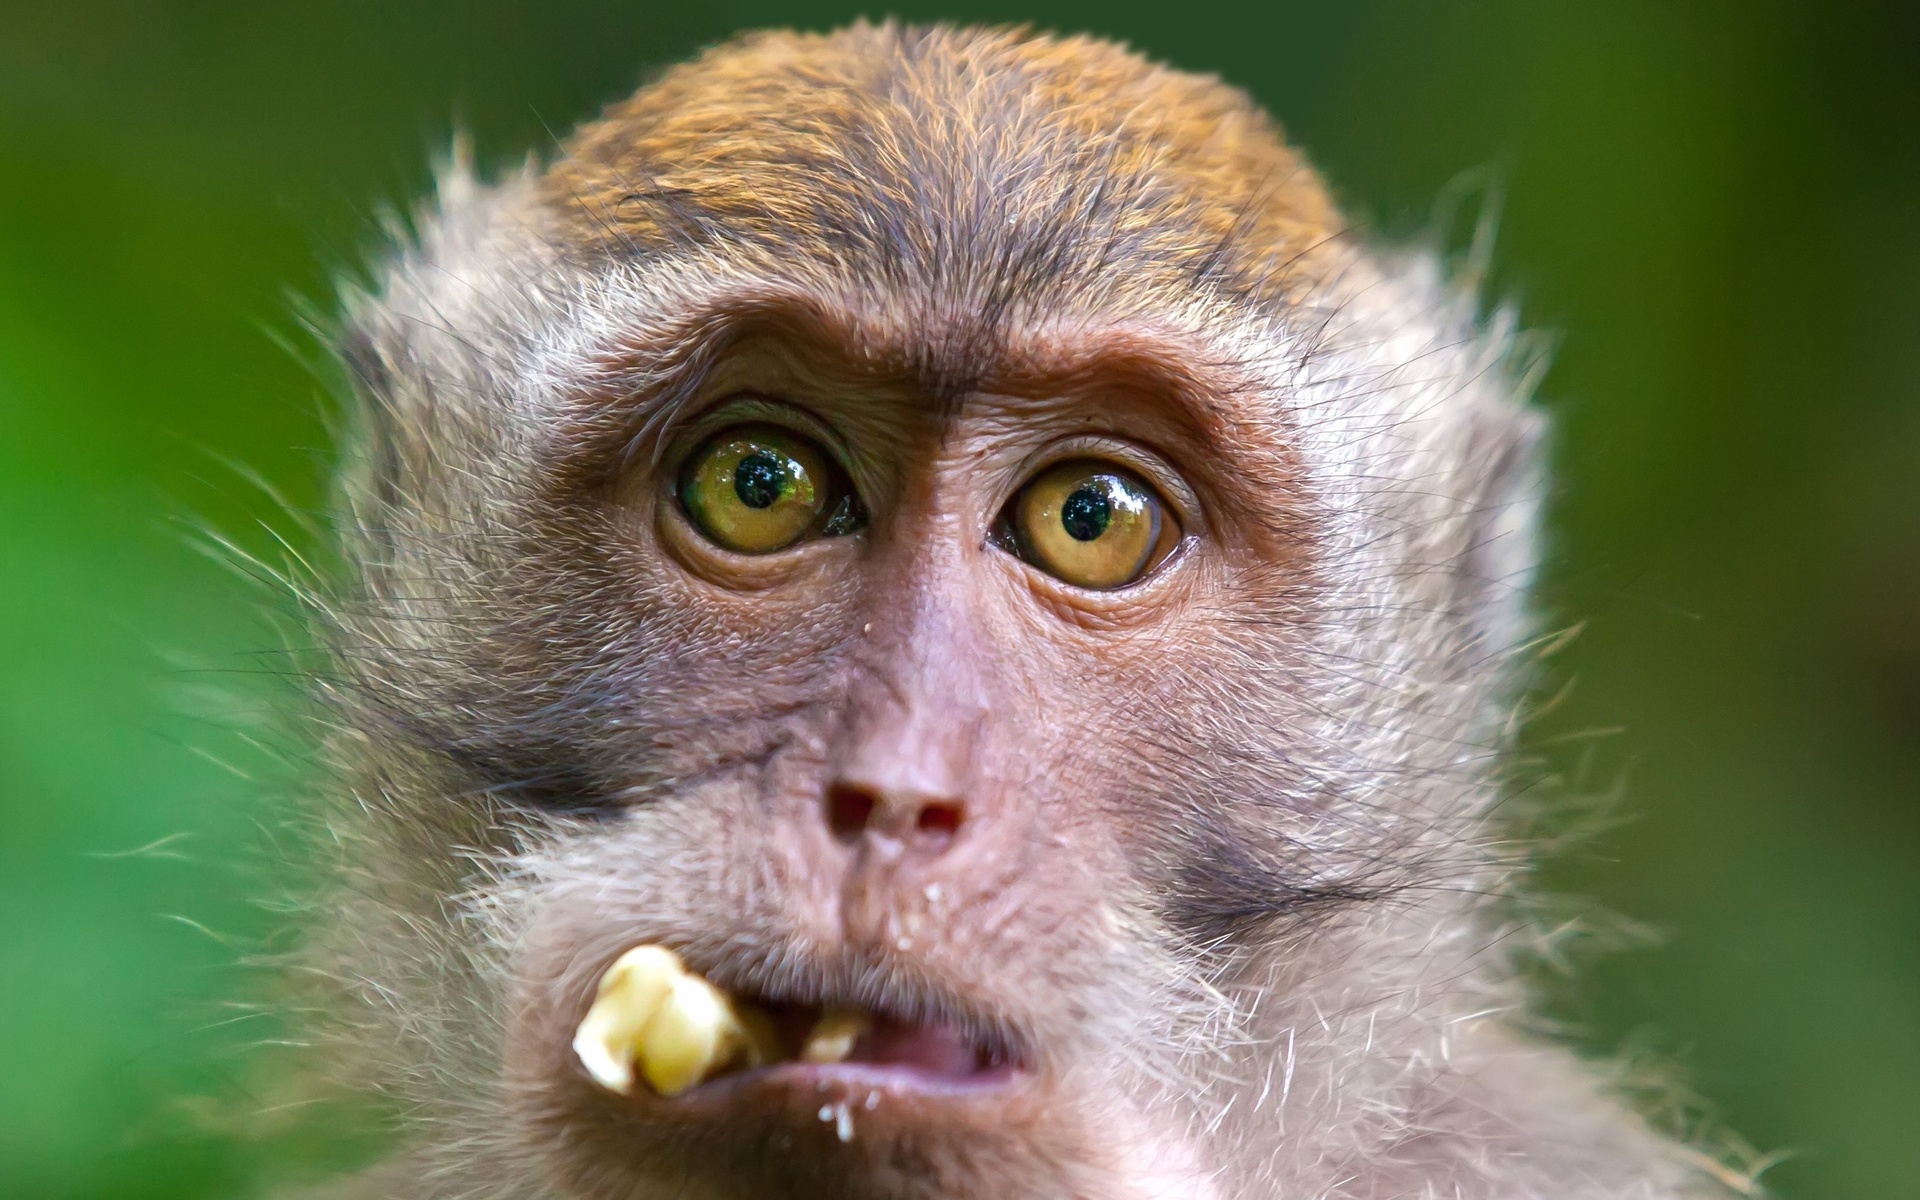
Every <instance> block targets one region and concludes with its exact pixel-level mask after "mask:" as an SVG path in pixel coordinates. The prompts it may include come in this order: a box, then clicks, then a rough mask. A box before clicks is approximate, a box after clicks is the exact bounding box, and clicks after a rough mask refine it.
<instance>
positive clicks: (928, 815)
mask: <svg viewBox="0 0 1920 1200" xmlns="http://www.w3.org/2000/svg"><path fill="white" fill-rule="evenodd" d="M964 817H965V814H963V813H962V812H961V811H960V806H959V805H958V804H938V803H935V804H928V805H926V806H925V807H923V808H922V809H921V810H920V815H919V816H918V817H916V818H915V819H914V822H913V827H914V828H915V829H917V830H919V831H920V832H921V833H923V834H930V835H932V836H934V837H936V838H939V839H941V840H943V841H944V840H946V839H948V838H951V837H952V836H953V835H954V834H956V833H958V832H959V831H960V822H961V821H962V820H963V819H964Z"/></svg>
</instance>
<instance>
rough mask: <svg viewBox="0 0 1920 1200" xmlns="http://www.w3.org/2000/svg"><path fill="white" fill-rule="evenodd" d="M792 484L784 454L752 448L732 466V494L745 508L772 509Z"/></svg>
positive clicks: (790, 473) (790, 472)
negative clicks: (737, 464)
mask: <svg viewBox="0 0 1920 1200" xmlns="http://www.w3.org/2000/svg"><path fill="white" fill-rule="evenodd" d="M792 483H793V473H792V471H790V470H789V469H788V467H787V460H786V458H785V456H784V455H779V454H775V453H773V452H772V451H770V450H755V451H754V452H753V453H752V454H749V455H747V456H746V457H745V458H743V459H741V460H740V465H739V466H737V467H735V468H734V469H733V494H734V495H736V496H738V497H740V503H742V504H744V505H746V506H747V507H748V508H772V507H773V504H774V501H776V500H778V499H780V497H781V496H783V495H785V494H786V491H787V488H788V487H789V486H790V485H791V484H792Z"/></svg>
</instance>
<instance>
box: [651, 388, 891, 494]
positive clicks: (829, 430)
mask: <svg viewBox="0 0 1920 1200" xmlns="http://www.w3.org/2000/svg"><path fill="white" fill-rule="evenodd" d="M735 424H774V426H780V428H787V430H791V432H795V434H799V436H801V438H806V440H810V442H818V444H820V447H822V449H826V451H828V453H831V455H833V457H835V459H837V461H839V465H841V467H843V468H847V470H849V474H852V461H854V459H852V453H851V447H849V445H847V444H845V442H843V440H841V436H839V432H837V430H835V428H833V426H831V424H828V422H826V420H822V419H820V417H818V415H816V413H812V411H808V409H804V407H801V405H797V403H793V401H789V399H776V397H772V396H760V394H756V392H739V394H733V396H728V397H724V399H720V401H716V403H710V405H707V407H705V409H701V411H699V413H695V415H693V417H689V419H685V420H680V422H676V424H674V428H672V430H670V432H668V436H666V445H668V453H666V461H670V463H680V461H684V459H685V457H687V455H689V453H693V451H695V449H699V447H701V445H705V444H707V440H710V438H712V436H714V434H718V432H722V430H726V428H732V426H735Z"/></svg>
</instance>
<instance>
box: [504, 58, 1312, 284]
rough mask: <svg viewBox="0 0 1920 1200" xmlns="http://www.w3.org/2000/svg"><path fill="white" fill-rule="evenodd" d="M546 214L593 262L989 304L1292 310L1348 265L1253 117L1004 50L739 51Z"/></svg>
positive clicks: (1213, 88) (647, 91) (1090, 62)
mask: <svg viewBox="0 0 1920 1200" xmlns="http://www.w3.org/2000/svg"><path fill="white" fill-rule="evenodd" d="M541 194H542V199H543V201H544V205H545V206H546V207H547V208H548V209H549V211H550V212H552V213H554V214H555V215H556V217H557V229H558V231H559V235H560V237H561V238H562V239H563V241H565V242H566V243H568V244H570V245H572V246H575V247H578V248H580V249H583V250H586V251H588V252H591V253H606V254H613V255H622V254H626V255H632V254H639V255H652V254H657V253H670V252H673V251H675V250H686V249H690V248H694V247H701V248H706V247H714V246H721V247H724V246H727V245H738V246H743V247H752V248H755V249H757V250H759V251H761V252H763V253H765V252H772V253H775V254H780V253H796V254H804V255H808V256H811V257H815V258H819V257H823V256H824V257H827V258H830V259H831V260H833V261H832V265H833V266H835V267H836V268H839V269H841V270H846V271H852V272H857V273H858V274H859V275H861V276H863V277H866V278H871V279H881V280H884V279H888V278H893V279H903V280H914V281H938V282H939V283H941V284H942V285H943V286H944V287H946V288H947V289H949V290H950V291H966V292H975V293H977V294H981V295H982V296H995V295H1002V296H1013V295H1022V296H1024V297H1025V298H1035V297H1034V296H1033V293H1034V292H1035V291H1059V290H1061V289H1063V288H1072V287H1073V286H1075V284H1076V283H1082V284H1086V283H1097V282H1098V281H1100V280H1102V279H1103V278H1105V279H1110V278H1111V277H1112V275H1113V274H1114V273H1116V272H1119V273H1131V275H1132V276H1133V278H1132V283H1133V285H1134V286H1138V285H1139V284H1140V283H1142V282H1145V281H1146V280H1147V279H1158V280H1163V281H1165V282H1168V283H1173V284H1187V285H1201V286H1208V287H1224V288H1227V289H1230V290H1234V291H1239V292H1243V293H1250V294H1253V295H1257V296H1260V297H1261V298H1273V297H1289V296H1299V295H1302V294H1304V293H1307V292H1310V291H1312V290H1313V289H1314V287H1315V285H1317V284H1318V283H1320V282H1322V281H1323V280H1324V278H1325V277H1326V275H1327V274H1328V273H1330V272H1332V271H1334V270H1337V269H1338V264H1339V262H1340V260H1341V259H1342V258H1343V257H1344V255H1342V254H1339V253H1337V252H1336V249H1335V235H1336V233H1337V231H1338V229H1339V225H1340V222H1339V216H1338V214H1337V212H1336V211H1335V209H1334V207H1333V205H1332V203H1331V201H1330V200H1329V198H1328V196H1327V193H1326V189H1325V188H1324V186H1323V185H1322V183H1321V181H1320V179H1319V177H1318V176H1317V175H1316V174H1315V173H1314V172H1313V171H1312V169H1311V168H1309V167H1308V166H1307V165H1306V164H1305V162H1304V161H1303V160H1302V159H1301V157H1300V156H1299V155H1298V154H1297V153H1296V152H1294V151H1293V150H1292V149H1290V148H1289V147H1288V146H1286V145H1285V143H1284V142H1283V141H1282V140H1281V138H1280V135H1279V131H1278V129H1277V128H1276V127H1275V125H1274V123H1273V122H1272V121H1271V120H1270V119H1269V118H1268V117H1267V116H1266V114H1264V113H1263V112H1261V111H1260V109H1259V108H1257V107H1256V106H1255V105H1254V104H1253V103H1252V102H1251V101H1250V100H1249V99H1248V98H1247V97H1246V96H1245V95H1244V94H1243V93H1241V92H1239V91H1237V90H1235V89H1233V88H1230V87H1227V86H1226V85H1224V84H1222V83H1220V82H1219V81H1218V80H1216V79H1212V78H1206V77H1201V76H1196V75H1189V74H1185V73H1182V72H1177V71H1172V70H1168V69H1166V68H1163V67H1159V66H1156V65H1154V64H1152V63H1150V62H1148V61H1147V60H1146V59H1144V58H1142V57H1140V56H1139V55H1137V54H1134V53H1132V52H1131V51H1128V50H1126V49H1125V48H1123V47H1120V46H1117V45H1114V44H1111V43H1108V42H1102V41H1098V40H1094V39H1090V38H1055V37H1035V36H1028V35H1026V34H1023V33H1020V32H1016V31H1007V30H986V29H955V28H949V27H944V26H932V27H909V26H900V25H896V24H893V23H891V22H889V23H887V24H884V25H868V24H859V25H855V26H852V27H850V28H848V29H844V30H841V31H839V32H836V33H831V34H824V35H818V34H796V33H785V32H776V33H761V34H754V35H749V36H746V37H743V38H740V39H738V40H736V41H734V42H731V43H728V44H726V45H723V46H720V47H718V48H716V49H713V50H710V51H708V52H707V53H706V54H704V55H702V56H701V57H699V58H697V59H695V60H693V61H692V62H689V63H686V64H684V65H682V66H679V67H676V68H674V69H673V70H671V71H669V72H667V73H666V74H665V75H664V76H663V77H662V78H660V79H659V80H658V81H657V82H655V83H653V84H652V85H650V86H648V87H646V88H643V89H642V90H641V91H640V92H639V93H638V94H636V95H634V96H633V97H631V98H630V99H628V100H626V101H623V102H621V103H619V104H616V105H614V106H613V107H612V108H610V109H609V110H608V111H607V112H606V114H605V115H604V116H603V117H602V118H601V119H600V120H598V121H596V122H593V123H591V124H589V125H587V126H585V127H583V128H582V129H581V130H580V131H579V132H578V133H577V134H576V135H575V136H574V137H573V138H572V140H571V141H570V142H569V144H568V146H567V153H566V155H565V157H564V158H563V159H562V160H561V161H559V162H558V163H556V164H555V165H554V166H553V167H552V168H551V169H550V170H549V171H548V173H547V175H546V177H545V178H544V180H543V181H542V187H541Z"/></svg>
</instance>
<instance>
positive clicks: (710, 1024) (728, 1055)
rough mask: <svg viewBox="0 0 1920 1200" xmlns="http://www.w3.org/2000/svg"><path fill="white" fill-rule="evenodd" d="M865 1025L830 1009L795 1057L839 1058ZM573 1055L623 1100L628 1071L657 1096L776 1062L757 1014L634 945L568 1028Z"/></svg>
mask: <svg viewBox="0 0 1920 1200" xmlns="http://www.w3.org/2000/svg"><path fill="white" fill-rule="evenodd" d="M872 1027H873V1020H872V1018H871V1017H869V1016H867V1015H866V1014H864V1013H859V1012H853V1011H848V1010H829V1011H828V1012H826V1013H824V1014H822V1015H821V1017H820V1019H819V1020H818V1022H816V1023H815V1025H814V1027H813V1029H812V1031H811V1032H810V1033H809V1034H808V1035H807V1038H806V1041H805V1043H804V1044H803V1045H802V1046H801V1049H800V1055H799V1057H800V1060H801V1061H802V1062H810V1063H837V1062H843V1061H845V1060H846V1058H847V1057H848V1056H849V1055H850V1054H852V1053H853V1048H854V1045H855V1043H857V1042H858V1041H859V1040H860V1038H861V1037H862V1036H864V1035H865V1034H866V1033H868V1032H869V1031H870V1030H871V1029H872ZM573 1053H574V1055H575V1057H577V1058H578V1059H579V1060H580V1065H581V1066H583V1067H585V1068H586V1071H587V1074H588V1075H589V1076H591V1077H592V1078H593V1081H594V1082H595V1083H597V1084H599V1085H600V1086H601V1087H603V1088H605V1089H607V1090H608V1091H610V1092H615V1093H617V1094H619V1095H622V1096H630V1095H632V1094H633V1087H634V1081H635V1076H636V1074H637V1075H638V1077H639V1078H642V1079H645V1080H646V1081H647V1085H648V1086H649V1087H651V1088H652V1089H653V1090H654V1092H655V1093H657V1094H658V1095H661V1096H666V1097H672V1096H678V1095H679V1094H680V1093H682V1092H684V1091H686V1090H687V1089H688V1088H691V1087H694V1086H695V1085H697V1084H701V1083H704V1082H706V1081H707V1080H709V1079H711V1078H713V1077H714V1076H716V1075H720V1074H724V1073H726V1072H728V1071H730V1070H752V1069H753V1068H755V1067H763V1066H766V1065H768V1064H769V1063H773V1062H778V1061H779V1060H781V1059H782V1058H784V1057H785V1052H784V1048H783V1047H782V1046H781V1044H780V1039H779V1037H778V1035H777V1034H776V1033H775V1032H774V1028H773V1024H772V1022H771V1021H770V1020H768V1018H767V1015H766V1014H765V1013H763V1012H761V1011H759V1010H758V1009H756V1008H754V1007H753V1006H751V1005H748V1004H741V1003H736V1002H735V1001H734V1000H733V999H731V998H730V997H728V995H727V994H726V993H725V992H723V991H721V990H720V989H719V988H717V987H714V986H713V985H712V984H711V983H708V982H707V981H706V980H705V979H702V978H701V977H700V976H698V975H695V974H693V973H692V972H691V971H688V970H687V968H686V966H685V964H683V963H682V962H681V961H680V956H679V955H677V954H675V953H674V952H673V951H671V950H669V949H667V948H666V947H665V946H635V947H634V948H633V949H631V950H629V951H627V952H626V953H625V954H622V955H621V956H620V957H619V958H617V959H615V960H614V962H613V965H612V966H610V967H608V968H607V971H606V974H604V975H602V976H601V977H600V989H599V992H598V993H597V994H596V996H595V997H594V1001H593V1007H592V1008H590V1009H588V1010H587V1015H586V1017H585V1018H583V1019H582V1020H581V1022H580V1027H579V1028H578V1029H577V1030H576V1031H575V1032H574V1035H573Z"/></svg>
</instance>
